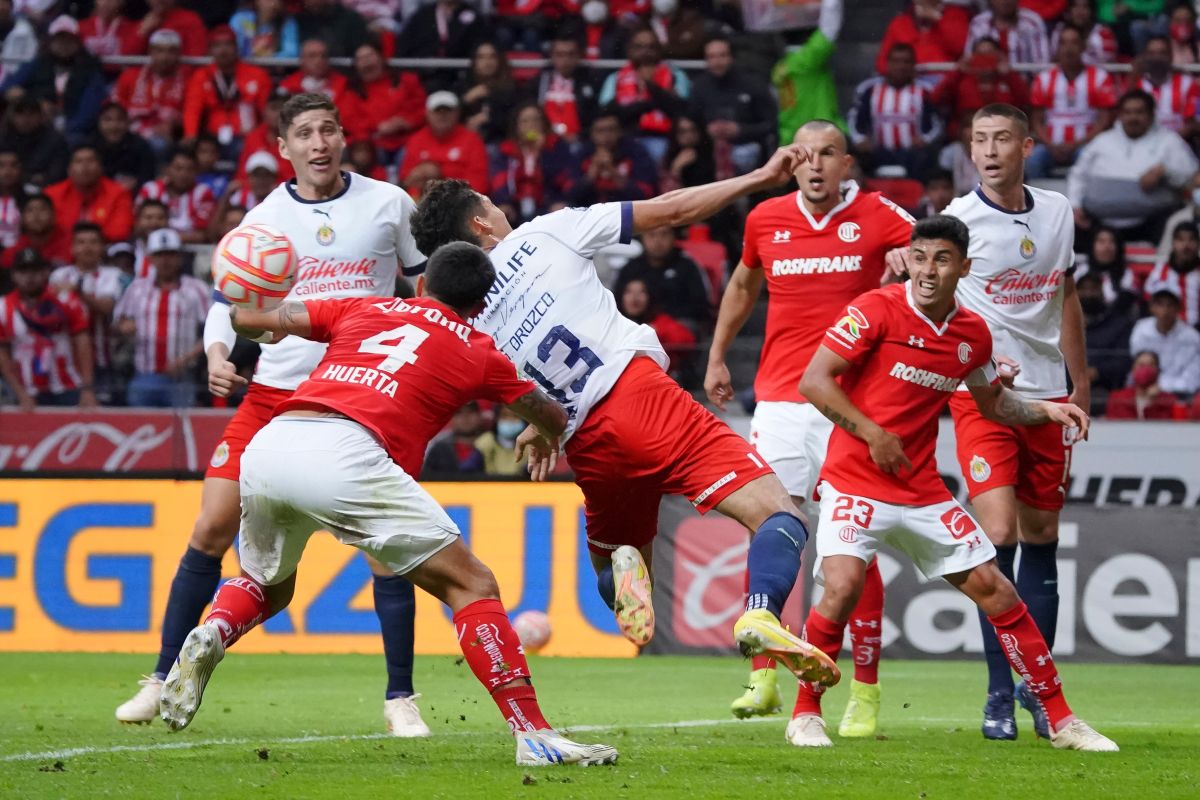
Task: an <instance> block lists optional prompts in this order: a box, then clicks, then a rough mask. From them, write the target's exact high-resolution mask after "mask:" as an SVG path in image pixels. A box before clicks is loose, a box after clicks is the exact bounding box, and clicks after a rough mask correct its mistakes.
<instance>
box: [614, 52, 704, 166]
mask: <svg viewBox="0 0 1200 800" xmlns="http://www.w3.org/2000/svg"><path fill="white" fill-rule="evenodd" d="M626 52H627V53H628V56H629V62H628V63H627V64H625V66H623V67H621V68H620V69H619V70H617V71H616V72H614V73H612V74H611V75H609V76H608V77H607V78H606V79H605V80H604V84H603V85H602V86H601V87H600V98H599V102H600V104H601V105H605V106H607V105H614V106H615V107H616V109H617V113H618V114H620V115H621V122H622V123H623V124H624V125H625V127H626V128H627V129H629V130H635V131H637V136H638V141H639V142H641V144H642V146H643V147H645V148H646V149H647V150H648V151H649V152H650V156H651V158H653V159H654V160H655V161H656V162H659V161H662V159H663V156H664V155H666V152H667V145H668V143H669V142H668V138H667V137H668V135H669V134H670V133H671V120H672V119H674V118H675V117H676V116H678V115H679V114H681V113H683V112H684V111H685V110H686V108H687V103H686V99H687V97H688V94H689V92H690V89H691V84H690V83H689V81H688V77H687V75H686V74H685V73H684V72H683V71H682V70H680V69H678V68H677V67H674V66H672V65H671V64H668V63H667V62H666V61H664V60H663V53H662V45H660V44H659V43H658V37H657V36H655V35H654V31H652V30H650V29H649V28H642V29H640V30H637V31H635V32H634V33H633V34H632V35H630V37H629V42H628V45H627V47H626Z"/></svg>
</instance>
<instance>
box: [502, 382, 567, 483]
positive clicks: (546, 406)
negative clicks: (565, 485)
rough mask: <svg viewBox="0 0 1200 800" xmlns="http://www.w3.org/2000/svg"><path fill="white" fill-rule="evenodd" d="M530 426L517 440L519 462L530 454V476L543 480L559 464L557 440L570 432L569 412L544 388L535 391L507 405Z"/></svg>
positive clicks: (536, 479)
mask: <svg viewBox="0 0 1200 800" xmlns="http://www.w3.org/2000/svg"><path fill="white" fill-rule="evenodd" d="M508 408H509V410H510V411H512V412H513V413H514V414H516V415H517V416H518V417H520V418H521V419H523V420H525V421H526V422H528V423H529V427H528V428H526V429H525V430H524V431H522V432H521V435H520V436H518V437H517V443H516V451H517V461H518V462H520V461H524V460H525V458H526V456H527V455H528V458H529V462H528V466H529V475H530V477H531V478H532V479H533V480H535V481H544V480H545V479H546V478H547V477H548V476H549V475H550V474H551V473H552V472H554V468H555V467H556V466H557V465H558V437H559V436H561V435H562V433H563V431H565V430H566V429H567V412H566V410H564V409H563V407H562V406H560V405H559V404H558V403H556V402H554V401H553V400H551V399H550V397H549V396H547V395H546V393H545V392H543V391H542V390H541V389H534V390H533V391H530V392H527V393H526V394H523V395H521V396H520V397H518V398H517V399H516V400H514V401H513V402H511V403H509V404H508Z"/></svg>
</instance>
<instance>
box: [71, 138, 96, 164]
mask: <svg viewBox="0 0 1200 800" xmlns="http://www.w3.org/2000/svg"><path fill="white" fill-rule="evenodd" d="M84 150H91V151H92V155H94V156H95V157H96V158H97V159H99V158H100V148H98V147H96V145H94V144H92V143H91V142H83V143H82V144H77V145H75V146H74V147H72V148H71V155H70V157H68V158H67V163H70V162H71V160H72V159H74V158H75V156H76V155H77V154H78V153H80V152H82V151H84Z"/></svg>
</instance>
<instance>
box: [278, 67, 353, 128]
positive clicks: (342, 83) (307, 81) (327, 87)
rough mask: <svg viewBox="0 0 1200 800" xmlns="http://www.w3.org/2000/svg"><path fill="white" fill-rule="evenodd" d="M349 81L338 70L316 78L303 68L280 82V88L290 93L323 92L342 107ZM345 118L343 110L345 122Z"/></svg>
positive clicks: (339, 107) (343, 114) (336, 104)
mask: <svg viewBox="0 0 1200 800" xmlns="http://www.w3.org/2000/svg"><path fill="white" fill-rule="evenodd" d="M347 83H348V81H347V80H346V76H345V75H343V74H342V73H340V72H337V71H331V72H330V73H329V74H328V75H326V76H325V77H324V78H314V77H312V76H311V75H305V74H304V72H303V71H301V70H296V71H295V72H293V73H292V74H291V75H288V76H287V77H286V78H284V79H283V80H282V81H280V82H279V88H280V89H282V90H283V91H285V92H287V93H288V94H303V93H305V92H312V93H314V94H323V95H325V96H326V97H328V98H329V99H330V100H332V101H333V104H334V105H335V106H337V107H338V109H341V108H342V100H343V99H344V97H345V95H346V84H347ZM345 119H346V115H345V112H343V113H342V120H343V122H344V121H345Z"/></svg>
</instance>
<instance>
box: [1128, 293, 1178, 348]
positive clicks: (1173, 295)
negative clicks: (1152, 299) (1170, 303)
mask: <svg viewBox="0 0 1200 800" xmlns="http://www.w3.org/2000/svg"><path fill="white" fill-rule="evenodd" d="M1167 294H1171V293H1170V292H1167ZM1171 296H1172V297H1174V295H1171ZM1142 356H1150V357H1151V358H1153V359H1154V366H1156V367H1157V366H1160V362H1159V360H1158V353H1156V352H1154V351H1153V350H1140V351H1138V352H1136V353H1134V354H1133V360H1134V361H1137V360H1138V359H1139V358H1141V357H1142Z"/></svg>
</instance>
